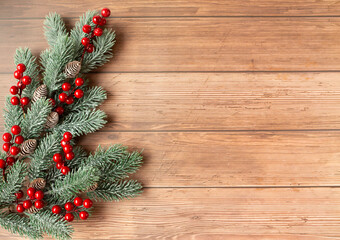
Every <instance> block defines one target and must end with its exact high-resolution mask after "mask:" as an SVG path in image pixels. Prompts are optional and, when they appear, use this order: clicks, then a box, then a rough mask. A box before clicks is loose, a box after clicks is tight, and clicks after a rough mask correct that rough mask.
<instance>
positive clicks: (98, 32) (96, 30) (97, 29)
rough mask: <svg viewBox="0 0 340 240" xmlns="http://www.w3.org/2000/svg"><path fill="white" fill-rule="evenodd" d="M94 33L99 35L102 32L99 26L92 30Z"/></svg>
mask: <svg viewBox="0 0 340 240" xmlns="http://www.w3.org/2000/svg"><path fill="white" fill-rule="evenodd" d="M93 33H94V35H96V36H97V37H100V36H101V35H102V34H103V29H101V28H96V29H94V31H93Z"/></svg>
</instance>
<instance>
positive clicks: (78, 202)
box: [73, 197, 83, 207]
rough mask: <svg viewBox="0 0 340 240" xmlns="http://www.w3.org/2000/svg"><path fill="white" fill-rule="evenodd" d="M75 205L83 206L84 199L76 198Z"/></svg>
mask: <svg viewBox="0 0 340 240" xmlns="http://www.w3.org/2000/svg"><path fill="white" fill-rule="evenodd" d="M73 203H74V205H76V206H78V207H80V206H81V205H82V204H83V199H82V198H81V197H76V198H75V199H74V200H73Z"/></svg>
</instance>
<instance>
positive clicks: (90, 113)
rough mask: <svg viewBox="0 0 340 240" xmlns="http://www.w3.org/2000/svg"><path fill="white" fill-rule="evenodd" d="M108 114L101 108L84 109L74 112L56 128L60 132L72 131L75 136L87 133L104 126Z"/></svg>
mask: <svg viewBox="0 0 340 240" xmlns="http://www.w3.org/2000/svg"><path fill="white" fill-rule="evenodd" d="M105 118H106V114H105V113H104V112H103V111H101V110H91V109H88V110H84V111H82V112H74V113H70V114H69V115H67V117H66V118H65V119H64V120H63V121H62V122H61V123H60V124H58V125H57V126H56V127H55V128H54V130H57V131H60V132H66V131H68V132H71V133H72V135H73V136H76V137H77V136H81V135H86V134H88V133H92V132H95V131H97V130H98V129H100V128H102V127H103V126H104V125H105V123H106V120H104V119H105Z"/></svg>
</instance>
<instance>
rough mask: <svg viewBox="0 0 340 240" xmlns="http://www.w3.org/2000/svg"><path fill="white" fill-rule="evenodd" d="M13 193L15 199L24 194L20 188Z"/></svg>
mask: <svg viewBox="0 0 340 240" xmlns="http://www.w3.org/2000/svg"><path fill="white" fill-rule="evenodd" d="M14 195H15V197H16V198H17V199H20V198H22V197H23V196H24V193H23V192H22V191H21V190H19V192H16V193H15V194H14Z"/></svg>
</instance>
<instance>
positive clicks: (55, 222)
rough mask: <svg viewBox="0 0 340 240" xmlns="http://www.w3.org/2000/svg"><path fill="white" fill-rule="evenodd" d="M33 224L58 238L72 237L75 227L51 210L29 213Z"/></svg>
mask: <svg viewBox="0 0 340 240" xmlns="http://www.w3.org/2000/svg"><path fill="white" fill-rule="evenodd" d="M29 219H30V220H31V225H32V226H34V227H35V228H37V229H39V230H40V231H41V232H44V233H46V234H48V235H50V236H51V237H53V238H56V239H71V234H72V232H73V228H72V226H71V225H70V224H68V222H66V220H64V219H60V216H58V215H55V214H53V213H52V212H51V211H49V210H45V211H39V212H38V213H35V214H29Z"/></svg>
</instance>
